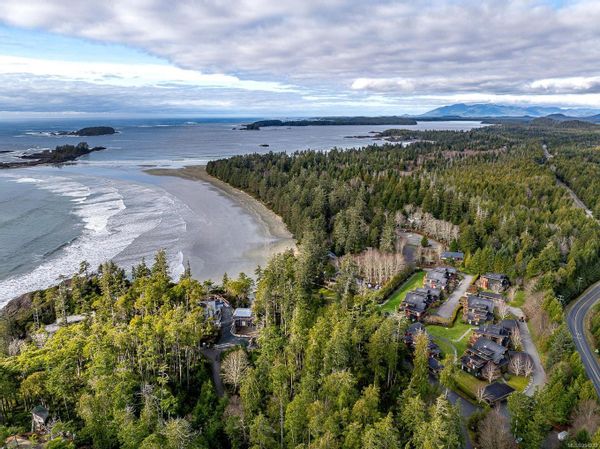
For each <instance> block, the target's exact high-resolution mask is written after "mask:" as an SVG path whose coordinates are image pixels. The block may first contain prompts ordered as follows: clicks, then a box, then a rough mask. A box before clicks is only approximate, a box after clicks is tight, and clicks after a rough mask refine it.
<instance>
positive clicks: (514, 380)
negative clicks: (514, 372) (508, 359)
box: [506, 376, 529, 391]
mask: <svg viewBox="0 0 600 449" xmlns="http://www.w3.org/2000/svg"><path fill="white" fill-rule="evenodd" d="M506 383H507V384H508V385H510V386H511V387H513V388H514V389H515V390H517V391H523V390H524V389H525V387H526V386H527V385H528V384H529V377H525V376H510V379H509V380H507V381H506Z"/></svg>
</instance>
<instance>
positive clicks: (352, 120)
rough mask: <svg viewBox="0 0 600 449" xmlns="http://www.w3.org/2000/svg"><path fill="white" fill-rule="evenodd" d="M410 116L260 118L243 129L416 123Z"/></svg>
mask: <svg viewBox="0 0 600 449" xmlns="http://www.w3.org/2000/svg"><path fill="white" fill-rule="evenodd" d="M416 124H417V121H416V120H415V119H413V118H408V117H397V116H389V117H322V118H316V119H308V120H260V121H257V122H253V123H249V124H247V125H243V127H242V128H241V129H243V130H259V129H260V128H265V127H269V126H340V125H416Z"/></svg>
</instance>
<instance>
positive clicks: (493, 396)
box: [484, 382, 515, 402]
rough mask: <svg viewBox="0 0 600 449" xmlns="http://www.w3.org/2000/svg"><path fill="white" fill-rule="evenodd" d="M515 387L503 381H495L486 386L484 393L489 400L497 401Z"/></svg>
mask: <svg viewBox="0 0 600 449" xmlns="http://www.w3.org/2000/svg"><path fill="white" fill-rule="evenodd" d="M513 391H515V389H514V388H513V387H511V386H510V385H507V384H505V383H502V382H494V383H492V384H489V385H487V386H486V387H485V390H484V394H485V397H486V399H487V401H488V402H496V401H500V400H502V399H504V398H505V397H506V396H508V395H509V394H511V393H512V392H513Z"/></svg>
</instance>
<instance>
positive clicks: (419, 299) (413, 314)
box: [399, 288, 442, 321]
mask: <svg viewBox="0 0 600 449" xmlns="http://www.w3.org/2000/svg"><path fill="white" fill-rule="evenodd" d="M441 295H442V292H441V291H440V290H439V289H435V288H417V289H415V290H413V291H410V292H408V293H407V294H406V297H405V298H404V300H403V301H402V303H401V304H400V307H399V309H400V310H401V311H403V312H404V314H405V315H406V316H407V317H408V318H410V319H411V320H413V321H419V320H420V319H422V318H423V317H424V316H425V312H426V311H427V309H428V308H429V307H430V306H431V305H432V304H433V303H435V302H437V301H439V300H440V298H441Z"/></svg>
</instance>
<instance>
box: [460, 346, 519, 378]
mask: <svg viewBox="0 0 600 449" xmlns="http://www.w3.org/2000/svg"><path fill="white" fill-rule="evenodd" d="M507 351H508V349H507V348H505V347H504V346H502V345H499V344H498V343H495V342H493V341H492V340H488V339H487V338H485V337H479V338H478V339H477V340H476V341H475V342H474V343H473V345H472V346H471V347H470V348H467V350H466V351H465V353H464V354H463V356H462V357H461V358H460V361H461V367H462V369H463V370H464V371H466V372H468V373H470V374H472V375H474V376H476V377H482V371H483V369H484V368H485V366H486V365H487V364H488V363H492V364H494V365H495V366H496V367H497V368H499V371H500V370H502V369H503V368H505V367H506V365H507V364H508V357H507Z"/></svg>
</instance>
